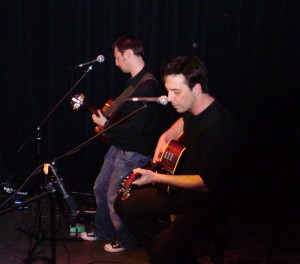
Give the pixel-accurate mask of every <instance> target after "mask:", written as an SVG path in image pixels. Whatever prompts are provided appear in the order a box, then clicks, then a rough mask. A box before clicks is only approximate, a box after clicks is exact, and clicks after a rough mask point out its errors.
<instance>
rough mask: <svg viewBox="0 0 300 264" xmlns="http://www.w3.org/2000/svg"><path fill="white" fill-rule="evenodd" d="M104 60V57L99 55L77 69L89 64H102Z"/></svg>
mask: <svg viewBox="0 0 300 264" xmlns="http://www.w3.org/2000/svg"><path fill="white" fill-rule="evenodd" d="M104 60H105V58H104V56H103V55H99V56H98V57H97V58H96V59H94V60H91V61H87V62H85V63H81V64H79V65H78V67H83V66H86V65H89V64H92V63H95V62H99V63H101V62H103V61H104Z"/></svg>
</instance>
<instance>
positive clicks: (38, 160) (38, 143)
mask: <svg viewBox="0 0 300 264" xmlns="http://www.w3.org/2000/svg"><path fill="white" fill-rule="evenodd" d="M92 69H93V67H92V66H89V67H88V69H87V70H86V71H85V72H84V73H83V75H82V76H81V77H80V78H79V80H78V81H77V82H76V83H75V84H74V85H73V86H72V87H71V88H70V89H69V91H67V93H66V94H65V95H64V96H63V97H62V98H61V100H60V101H59V102H58V103H57V104H56V105H55V106H54V107H53V108H52V110H51V111H50V112H49V113H48V114H47V115H46V116H45V117H44V119H43V120H42V121H41V122H40V123H39V124H38V126H37V127H36V130H35V131H34V132H33V133H32V134H31V135H30V136H29V137H28V138H27V139H26V140H25V141H24V142H23V143H22V144H21V145H20V147H19V148H18V150H17V154H19V153H20V152H21V151H22V149H23V148H24V147H25V145H26V144H27V143H28V142H29V141H30V140H31V139H32V138H33V136H35V140H36V164H40V163H41V141H42V132H41V127H42V126H43V124H44V123H45V122H46V121H47V120H48V119H49V118H50V117H51V116H52V114H53V113H54V112H55V110H56V109H57V108H58V107H59V106H60V105H61V104H62V102H63V101H64V100H65V99H66V97H67V96H68V95H69V94H70V93H71V92H72V91H73V90H74V89H75V88H76V87H77V85H78V84H79V83H80V81H81V80H82V79H83V78H84V77H85V76H86V75H87V73H88V72H89V71H91V70H92ZM37 181H38V180H37ZM36 184H37V186H36V190H37V193H40V192H41V189H42V188H43V187H42V183H41V180H39V182H37V183H36ZM40 209H41V199H39V200H38V205H37V213H36V219H37V221H36V222H37V223H38V232H37V235H36V240H37V241H41V240H43V239H44V238H45V236H44V235H43V232H42V222H41V214H40ZM16 229H17V230H19V231H21V232H23V233H25V234H28V235H34V234H31V233H30V232H27V231H25V230H22V229H20V228H16Z"/></svg>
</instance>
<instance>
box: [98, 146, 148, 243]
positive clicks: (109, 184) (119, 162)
mask: <svg viewBox="0 0 300 264" xmlns="http://www.w3.org/2000/svg"><path fill="white" fill-rule="evenodd" d="M149 160H150V156H144V155H142V154H139V153H136V152H131V151H123V150H121V149H118V148H117V147H115V146H111V147H110V148H109V150H108V152H107V153H106V155H105V158H104V162H103V165H102V168H101V171H100V173H99V175H98V177H97V178H96V180H95V183H94V195H95V198H96V204H97V210H96V215H95V219H94V225H95V230H94V233H95V235H96V237H97V238H98V239H100V240H107V241H110V240H111V241H112V240H117V241H118V242H119V244H120V245H121V246H122V247H124V248H126V249H129V248H134V247H136V246H137V241H136V239H135V237H134V236H133V235H132V234H131V232H130V231H129V230H128V229H127V227H126V226H125V225H124V223H123V222H122V220H121V219H120V217H119V216H118V215H117V214H116V212H115V209H114V201H115V199H116V197H117V195H118V191H119V189H120V187H121V183H122V182H123V180H124V179H125V178H126V177H127V176H128V175H130V174H131V172H132V170H133V169H135V168H137V167H144V166H146V165H147V163H148V162H149Z"/></svg>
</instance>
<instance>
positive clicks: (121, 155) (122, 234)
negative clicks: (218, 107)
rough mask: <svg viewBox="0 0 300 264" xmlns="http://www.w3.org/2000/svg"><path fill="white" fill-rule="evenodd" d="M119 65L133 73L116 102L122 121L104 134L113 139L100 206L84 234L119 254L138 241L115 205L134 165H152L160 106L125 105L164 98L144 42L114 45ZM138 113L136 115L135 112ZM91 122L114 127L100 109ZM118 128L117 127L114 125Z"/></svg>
mask: <svg viewBox="0 0 300 264" xmlns="http://www.w3.org/2000/svg"><path fill="white" fill-rule="evenodd" d="M113 50H114V57H115V64H116V66H117V67H119V68H120V70H121V71H122V72H124V73H127V74H130V79H129V80H128V81H127V83H126V86H125V87H126V89H125V90H124V92H123V93H122V94H121V95H120V96H119V97H118V98H116V99H115V100H114V102H113V104H116V103H118V104H119V105H120V106H118V107H117V114H118V119H122V118H124V117H128V116H130V117H129V118H127V119H125V120H124V121H122V122H119V123H117V122H116V123H117V124H116V123H115V124H116V125H114V126H113V127H112V128H111V129H109V130H108V131H107V132H106V133H105V135H106V137H107V138H109V139H110V140H111V141H112V145H111V146H110V148H109V150H108V152H107V153H106V155H105V158H104V162H103V165H102V167H101V171H100V173H99V175H98V176H97V178H96V180H95V183H94V194H95V199H96V204H97V210H96V215H95V219H94V225H95V229H94V232H91V233H87V232H83V233H81V234H80V236H81V237H82V239H84V240H90V241H93V240H102V241H107V242H108V243H107V244H105V245H104V250H106V251H108V252H120V251H123V250H125V249H130V248H134V247H136V246H137V242H136V239H135V237H134V236H133V235H132V234H131V232H130V231H129V230H128V229H127V227H126V226H125V225H124V224H123V222H122V220H121V219H120V217H119V216H118V215H117V214H116V212H115V210H114V207H113V204H114V200H115V198H116V197H117V195H118V190H119V189H120V187H121V183H122V181H123V180H124V178H125V177H126V176H127V175H128V174H129V173H130V172H131V171H132V170H133V169H134V168H136V167H144V166H146V165H147V164H148V162H149V160H150V157H151V154H153V152H154V148H155V144H156V142H157V140H158V137H159V135H157V128H158V126H160V124H161V123H162V122H161V121H160V122H158V121H159V117H160V116H161V115H160V110H161V109H160V108H161V107H163V106H160V105H158V104H155V103H154V104H151V105H150V103H149V105H148V106H147V107H146V108H143V107H142V106H143V104H142V103H136V102H130V101H126V99H127V98H128V97H157V96H161V94H162V89H160V87H159V85H158V82H157V81H156V79H155V78H154V76H153V75H152V74H151V73H150V72H149V70H148V69H147V67H146V64H145V61H144V59H143V52H144V48H143V45H142V43H141V42H140V41H139V40H138V39H137V38H134V37H129V36H123V37H121V38H119V39H118V40H117V41H116V42H115V43H114V44H113ZM133 113H134V114H133ZM92 118H93V121H94V122H95V123H96V124H97V125H99V126H101V127H104V128H107V127H108V126H109V125H110V124H111V123H113V122H112V121H111V119H113V118H111V119H109V120H108V118H107V117H105V115H104V114H103V113H102V112H101V111H100V110H98V115H96V114H94V115H93V116H92ZM113 124H114V123H113Z"/></svg>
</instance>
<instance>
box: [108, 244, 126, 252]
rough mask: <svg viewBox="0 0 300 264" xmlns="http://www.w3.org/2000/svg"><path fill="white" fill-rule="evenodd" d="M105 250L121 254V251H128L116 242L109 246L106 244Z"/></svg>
mask: <svg viewBox="0 0 300 264" xmlns="http://www.w3.org/2000/svg"><path fill="white" fill-rule="evenodd" d="M104 250H105V251H107V252H113V253H115V252H121V251H124V250H126V248H123V247H121V246H120V245H119V244H118V242H117V241H114V242H110V243H108V244H105V245H104Z"/></svg>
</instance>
